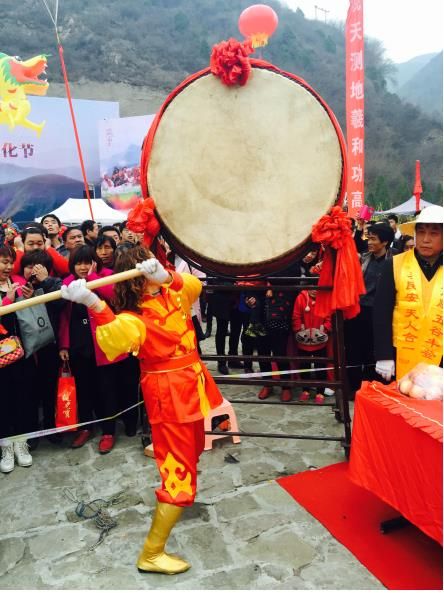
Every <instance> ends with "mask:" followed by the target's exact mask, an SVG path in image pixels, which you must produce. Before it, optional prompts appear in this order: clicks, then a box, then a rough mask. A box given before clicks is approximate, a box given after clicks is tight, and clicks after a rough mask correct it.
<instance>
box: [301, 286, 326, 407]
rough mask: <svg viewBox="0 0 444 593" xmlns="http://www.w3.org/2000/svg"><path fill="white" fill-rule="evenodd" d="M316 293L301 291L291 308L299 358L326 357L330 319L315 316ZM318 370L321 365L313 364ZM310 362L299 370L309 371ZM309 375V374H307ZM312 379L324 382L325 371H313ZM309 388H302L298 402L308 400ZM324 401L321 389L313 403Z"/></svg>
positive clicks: (304, 363) (313, 291) (317, 391)
mask: <svg viewBox="0 0 444 593" xmlns="http://www.w3.org/2000/svg"><path fill="white" fill-rule="evenodd" d="M315 303H316V291H315V290H303V291H302V292H300V293H299V295H298V297H297V299H296V301H295V303H294V308H293V318H292V326H293V332H294V334H295V339H296V343H297V346H298V351H299V355H300V356H327V342H328V334H329V332H330V331H331V318H330V317H326V318H325V319H323V318H321V317H318V316H317V315H316V314H315V310H314V309H315ZM314 366H315V368H316V366H317V367H318V368H320V367H322V366H323V365H322V364H321V363H316V362H315V363H314ZM310 367H311V363H310V362H301V363H300V369H304V370H305V369H309V368H310ZM308 374H309V375H311V373H308ZM304 376H305V374H304ZM313 377H314V378H316V379H319V380H321V381H322V380H325V379H326V377H327V375H326V371H317V372H316V371H315V372H313ZM309 389H310V388H309V387H303V388H302V393H301V394H300V396H299V401H307V400H308V399H309V398H310V391H309ZM323 401H324V394H323V393H322V389H321V388H318V389H317V390H316V396H315V402H316V403H317V404H321V403H322V402H323Z"/></svg>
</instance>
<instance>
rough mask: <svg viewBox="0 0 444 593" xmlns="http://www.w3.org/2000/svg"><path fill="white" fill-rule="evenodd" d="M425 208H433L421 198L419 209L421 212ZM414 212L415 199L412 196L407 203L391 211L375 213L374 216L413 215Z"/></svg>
mask: <svg viewBox="0 0 444 593" xmlns="http://www.w3.org/2000/svg"><path fill="white" fill-rule="evenodd" d="M427 206H433V204H431V203H430V202H426V201H425V200H423V199H422V198H421V200H420V201H419V209H420V210H422V209H423V208H426V207H427ZM416 210H417V208H416V198H415V196H412V197H411V198H409V199H408V200H407V202H404V203H402V204H399V206H396V207H395V208H391V210H383V211H382V212H376V214H415V212H416Z"/></svg>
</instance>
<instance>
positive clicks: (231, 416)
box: [204, 398, 241, 451]
mask: <svg viewBox="0 0 444 593" xmlns="http://www.w3.org/2000/svg"><path fill="white" fill-rule="evenodd" d="M224 414H226V415H228V422H229V428H228V430H229V431H230V432H239V427H238V424H237V418H236V414H235V413H234V410H233V406H232V405H231V404H230V402H229V401H228V400H226V399H225V398H223V402H222V403H221V405H220V406H219V407H218V408H214V410H210V412H209V414H208V416H207V417H206V418H205V420H204V426H205V431H207V430H211V420H212V419H213V418H215V417H217V416H223V415H224ZM226 438H232V439H233V443H240V442H241V440H240V437H238V436H230V435H225V434H224V433H223V432H221V433H220V434H206V435H205V446H204V451H208V450H209V449H212V448H213V441H215V440H216V439H226Z"/></svg>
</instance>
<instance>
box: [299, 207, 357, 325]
mask: <svg viewBox="0 0 444 593" xmlns="http://www.w3.org/2000/svg"><path fill="white" fill-rule="evenodd" d="M311 236H312V239H313V241H315V242H316V243H321V244H322V245H323V246H324V247H325V253H324V258H323V260H322V268H321V274H320V277H319V286H333V289H332V291H319V292H318V295H317V298H316V304H315V311H316V315H318V316H319V317H327V316H329V315H331V314H332V313H333V312H334V311H342V312H343V314H344V319H351V318H353V317H356V315H358V313H359V311H360V306H359V297H360V295H361V294H365V284H364V278H363V276H362V270H361V265H360V263H359V257H358V252H357V251H356V246H355V242H354V240H353V236H352V230H351V220H350V218H349V217H348V215H347V213H346V212H344V211H343V210H342V208H341V207H340V206H333V208H332V209H331V210H330V212H329V214H326V215H325V216H322V217H321V218H320V219H319V221H318V222H317V223H316V224H315V225H313V229H312V233H311ZM333 250H335V251H336V261H335V252H334V251H333Z"/></svg>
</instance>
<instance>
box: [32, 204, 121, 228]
mask: <svg viewBox="0 0 444 593" xmlns="http://www.w3.org/2000/svg"><path fill="white" fill-rule="evenodd" d="M91 208H92V211H93V215H94V216H93V217H94V220H95V221H96V222H100V223H101V224H113V223H115V222H122V221H124V220H126V218H127V216H128V210H115V209H114V208H111V207H110V206H108V204H107V203H106V202H104V201H103V200H102V199H101V198H96V199H92V200H91ZM45 214H55V215H56V216H57V217H58V218H59V219H60V221H61V222H62V223H64V224H80V223H81V222H83V221H84V220H90V219H91V212H90V210H89V206H88V200H87V199H85V198H68V199H67V200H66V202H64V203H63V204H62V205H61V206H59V207H58V208H57V209H56V210H53V211H52V212H45ZM42 218H43V217H42V216H39V217H38V218H35V219H34V220H35V221H36V222H40V220H41V219H42Z"/></svg>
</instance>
